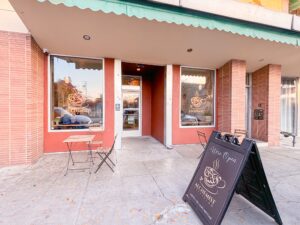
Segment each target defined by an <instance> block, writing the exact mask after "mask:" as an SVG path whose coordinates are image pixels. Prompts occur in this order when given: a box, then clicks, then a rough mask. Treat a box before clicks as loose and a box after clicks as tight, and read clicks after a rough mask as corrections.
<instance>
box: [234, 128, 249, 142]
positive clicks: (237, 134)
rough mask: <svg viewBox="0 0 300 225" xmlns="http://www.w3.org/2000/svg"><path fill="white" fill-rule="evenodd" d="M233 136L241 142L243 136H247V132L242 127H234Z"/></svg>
mask: <svg viewBox="0 0 300 225" xmlns="http://www.w3.org/2000/svg"><path fill="white" fill-rule="evenodd" d="M234 137H235V138H237V139H238V141H239V143H241V142H242V141H243V139H244V138H246V137H248V132H247V131H246V130H243V129H234Z"/></svg>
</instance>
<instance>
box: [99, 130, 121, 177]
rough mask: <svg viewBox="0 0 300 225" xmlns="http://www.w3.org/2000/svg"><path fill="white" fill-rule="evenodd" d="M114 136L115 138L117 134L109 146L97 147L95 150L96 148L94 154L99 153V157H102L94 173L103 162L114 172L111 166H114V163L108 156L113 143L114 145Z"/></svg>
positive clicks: (112, 148)
mask: <svg viewBox="0 0 300 225" xmlns="http://www.w3.org/2000/svg"><path fill="white" fill-rule="evenodd" d="M116 138H117V135H116V136H115V139H114V142H113V144H112V146H111V147H110V148H108V149H107V148H103V147H98V148H97V150H96V154H98V155H99V157H100V158H101V159H102V160H101V162H100V163H99V165H98V167H97V169H96V171H95V173H97V172H98V170H99V169H100V168H101V166H102V165H103V163H105V164H106V165H107V166H108V167H109V168H110V169H111V171H112V172H114V169H113V167H114V166H116V165H115V164H114V162H113V161H112V160H111V159H110V158H109V156H110V154H111V153H112V151H113V150H114V145H115V142H116ZM107 160H109V162H110V163H111V165H110V164H109V163H108V162H107Z"/></svg>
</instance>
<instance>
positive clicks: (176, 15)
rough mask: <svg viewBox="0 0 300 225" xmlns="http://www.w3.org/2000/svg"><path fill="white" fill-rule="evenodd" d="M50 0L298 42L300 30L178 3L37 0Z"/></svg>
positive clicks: (246, 34)
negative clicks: (192, 8) (219, 13)
mask: <svg viewBox="0 0 300 225" xmlns="http://www.w3.org/2000/svg"><path fill="white" fill-rule="evenodd" d="M37 1H39V2H46V1H48V2H50V3H52V4H54V5H58V4H63V5H65V6H67V7H78V8H80V9H90V10H92V11H101V12H104V13H114V14H116V15H126V16H129V17H136V18H139V19H143V18H144V19H147V20H150V21H152V20H156V21H158V22H166V23H174V24H178V25H185V26H193V27H200V28H204V29H210V30H218V31H225V32H230V33H233V34H238V35H243V36H246V37H251V38H257V39H263V40H267V41H275V42H278V43H284V44H290V45H294V46H300V34H298V33H296V32H293V31H288V30H284V29H278V28H272V27H268V26H264V25H258V24H254V23H247V22H243V21H238V20H234V19H229V18H224V17H218V16H215V15H214V16H213V15H210V14H207V13H203V12H194V11H189V10H184V9H182V8H179V7H173V6H168V5H161V4H153V3H149V2H146V1H143V3H142V4H141V3H140V4H138V3H137V1H124V0H101V1H100V0H84V1H82V0H37Z"/></svg>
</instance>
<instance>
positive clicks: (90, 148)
mask: <svg viewBox="0 0 300 225" xmlns="http://www.w3.org/2000/svg"><path fill="white" fill-rule="evenodd" d="M88 149H89V153H88V154H89V155H90V157H91V158H90V174H91V173H92V167H93V165H94V159H93V152H92V146H91V142H89V143H88Z"/></svg>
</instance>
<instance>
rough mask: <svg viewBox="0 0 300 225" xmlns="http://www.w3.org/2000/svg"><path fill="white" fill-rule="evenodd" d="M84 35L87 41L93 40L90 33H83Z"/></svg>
mask: <svg viewBox="0 0 300 225" xmlns="http://www.w3.org/2000/svg"><path fill="white" fill-rule="evenodd" d="M82 37H83V39H84V40H86V41H89V40H91V36H90V35H87V34H85V35H83V36H82Z"/></svg>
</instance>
